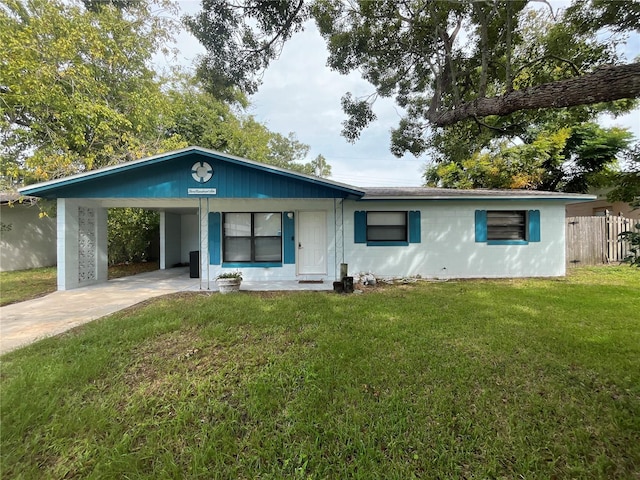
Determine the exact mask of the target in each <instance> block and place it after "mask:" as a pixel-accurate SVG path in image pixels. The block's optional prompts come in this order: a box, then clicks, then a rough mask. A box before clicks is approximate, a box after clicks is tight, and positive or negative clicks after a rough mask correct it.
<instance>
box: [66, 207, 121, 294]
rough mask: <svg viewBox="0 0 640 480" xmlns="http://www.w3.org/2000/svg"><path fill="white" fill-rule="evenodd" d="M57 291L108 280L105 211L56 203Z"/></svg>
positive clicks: (104, 209) (99, 208)
mask: <svg viewBox="0 0 640 480" xmlns="http://www.w3.org/2000/svg"><path fill="white" fill-rule="evenodd" d="M57 222H58V233H57V235H58V238H57V243H58V290H70V289H72V288H78V287H82V286H85V285H91V284H94V283H100V282H106V281H107V278H108V267H109V265H108V263H109V258H108V245H107V243H108V241H107V209H106V208H102V207H100V206H99V205H98V204H95V203H90V202H87V201H84V200H83V201H82V202H80V201H79V200H74V199H69V198H59V199H58V210H57Z"/></svg>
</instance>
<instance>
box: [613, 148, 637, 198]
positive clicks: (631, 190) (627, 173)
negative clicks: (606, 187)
mask: <svg viewBox="0 0 640 480" xmlns="http://www.w3.org/2000/svg"><path fill="white" fill-rule="evenodd" d="M625 153H626V154H625V156H624V158H625V161H626V164H625V166H624V167H623V169H622V171H620V172H617V173H616V174H615V175H614V176H613V178H612V181H611V184H612V185H614V188H613V189H612V190H611V192H609V194H608V195H607V198H608V199H609V201H611V202H629V203H630V204H631V206H632V207H634V208H640V143H636V144H635V145H634V146H633V147H631V148H629V149H628V150H627V151H626V152H625Z"/></svg>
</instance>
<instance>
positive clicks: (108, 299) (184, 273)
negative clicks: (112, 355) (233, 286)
mask: <svg viewBox="0 0 640 480" xmlns="http://www.w3.org/2000/svg"><path fill="white" fill-rule="evenodd" d="M199 289H200V282H199V280H198V279H197V278H196V279H193V278H189V270H188V269H187V268H174V269H170V270H156V271H154V272H148V273H141V274H138V275H133V276H131V277H124V278H117V279H114V280H109V281H108V282H106V283H101V284H98V285H92V286H89V287H83V288H77V289H74V290H66V291H58V292H54V293H51V294H49V295H46V296H44V297H40V298H36V299H34V300H28V301H26V302H20V303H14V304H12V305H7V306H4V307H0V354H2V353H6V352H8V351H10V350H13V349H15V348H18V347H20V346H23V345H26V344H29V343H31V342H34V341H35V340H38V339H40V338H44V337H49V336H52V335H57V334H59V333H62V332H64V331H66V330H69V329H70V328H73V327H76V326H78V325H82V324H83V323H86V322H89V321H91V320H95V319H97V318H100V317H104V316H105V315H109V314H111V313H114V312H117V311H118V310H122V309H123V308H127V307H130V306H132V305H135V304H136V303H140V302H142V301H144V300H147V299H149V298H153V297H158V296H160V295H165V294H168V293H175V292H181V291H190V290H194V291H197V290H199Z"/></svg>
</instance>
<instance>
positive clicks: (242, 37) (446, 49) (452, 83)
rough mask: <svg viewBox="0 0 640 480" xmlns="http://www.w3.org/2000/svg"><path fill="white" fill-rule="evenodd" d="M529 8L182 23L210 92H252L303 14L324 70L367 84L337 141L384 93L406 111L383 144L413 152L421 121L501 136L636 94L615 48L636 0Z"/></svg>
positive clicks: (479, 4) (334, 10)
mask: <svg viewBox="0 0 640 480" xmlns="http://www.w3.org/2000/svg"><path fill="white" fill-rule="evenodd" d="M274 3H275V4H278V5H280V4H288V6H287V7H286V8H285V7H283V6H280V7H278V8H277V7H274V6H273V4H274ZM614 4H615V5H614ZM532 5H538V6H540V5H541V4H540V3H536V2H533V1H529V0H484V1H470V0H463V1H459V2H443V1H437V0H384V1H376V2H372V1H369V0H360V1H350V0H309V1H308V2H307V3H306V4H303V3H302V2H301V1H297V2H265V1H262V0H244V1H240V0H216V1H211V2H205V3H203V9H202V11H201V12H200V13H199V14H198V15H197V16H193V17H190V18H189V19H188V21H187V25H188V26H189V28H190V29H191V31H192V32H193V33H194V35H195V36H196V37H197V38H198V39H199V40H200V41H201V43H202V44H203V45H204V46H205V47H206V48H207V51H208V54H207V56H206V57H204V58H203V61H202V63H201V70H200V73H201V75H202V78H203V79H204V80H205V81H206V82H207V84H208V85H209V87H210V88H211V89H212V91H220V90H221V89H225V88H228V87H229V86H231V85H234V86H237V87H238V88H241V89H243V90H245V91H247V92H249V93H252V92H253V91H255V89H256V88H257V86H258V85H259V82H260V75H261V73H262V71H263V70H264V68H266V66H267V65H268V64H269V62H270V61H271V60H272V59H273V58H274V56H275V55H276V54H277V52H278V49H279V48H281V46H282V44H283V42H285V41H286V40H287V39H288V38H289V37H290V36H291V35H292V33H293V32H295V31H296V30H298V29H300V28H301V26H302V22H303V21H304V20H306V19H307V18H308V17H309V16H311V17H313V18H314V19H315V20H316V23H317V24H318V27H319V29H320V32H321V34H322V35H323V37H324V38H325V40H326V43H327V47H328V50H329V59H328V65H329V67H330V68H332V69H334V70H336V71H338V72H340V73H343V74H347V73H350V72H353V71H359V72H360V73H361V74H362V76H363V78H364V79H366V80H367V81H369V82H370V83H371V84H372V85H373V87H374V88H375V91H374V92H372V94H371V95H368V96H366V97H364V98H358V97H355V96H353V95H351V94H347V95H345V96H344V97H343V101H342V103H343V109H344V110H345V112H346V113H347V115H348V118H347V120H346V121H345V122H344V124H343V126H344V129H343V134H344V136H345V137H346V138H347V139H348V140H351V141H354V140H356V139H357V138H358V136H359V135H360V132H361V130H362V129H363V128H364V127H366V125H367V124H369V123H370V122H371V121H373V120H375V113H374V111H373V108H372V105H373V103H374V102H375V100H376V99H377V98H378V97H392V98H394V99H395V101H396V103H397V104H398V105H399V106H400V107H402V108H403V109H404V110H405V112H406V115H405V116H404V118H402V120H401V121H400V124H399V125H398V128H397V129H395V130H394V131H393V133H392V139H391V140H392V151H393V153H395V154H397V155H402V154H403V153H404V152H411V153H413V154H416V155H419V154H421V153H423V152H424V151H425V150H426V149H427V148H429V147H432V145H430V142H429V141H428V140H429V139H428V136H429V135H430V133H431V131H430V130H429V127H431V129H435V130H436V131H437V130H442V129H444V128H445V127H446V128H447V129H449V128H452V129H454V130H455V129H456V124H458V123H460V122H463V123H464V122H466V123H467V124H473V125H475V126H476V127H478V128H480V129H481V130H483V131H487V132H488V133H486V134H485V133H483V135H490V136H496V135H497V136H501V137H505V136H506V137H508V136H514V135H518V134H520V133H522V131H523V125H526V124H527V123H526V120H531V119H532V118H533V119H535V118H536V116H537V115H538V114H539V113H540V112H544V111H545V110H547V109H558V108H561V107H575V106H583V105H594V104H598V103H601V102H611V101H614V100H619V99H633V98H636V97H638V96H639V95H640V81H639V80H638V78H640V64H638V63H630V64H625V63H624V62H625V61H626V59H624V58H622V57H621V56H620V54H619V53H618V50H617V49H616V47H617V46H618V45H619V44H621V43H622V42H624V40H625V35H626V34H627V33H628V32H630V31H633V30H637V29H638V28H639V27H640V4H639V3H637V2H634V1H631V0H625V1H620V2H608V1H606V0H591V1H583V0H576V1H575V2H574V3H573V4H572V5H571V6H570V7H569V8H568V9H567V10H566V11H565V12H564V13H562V12H553V11H551V10H550V9H547V7H546V6H545V5H542V7H538V8H532ZM219 52H224V53H223V54H220V53H219ZM233 52H236V54H237V55H236V56H233ZM632 106H633V104H632V103H631V102H626V103H624V104H623V105H620V104H618V105H617V106H615V107H614V110H617V111H622V110H624V109H629V108H631V107H632ZM597 108H600V109H602V108H607V107H602V106H600V107H597ZM523 112H525V113H526V115H523ZM585 120H588V119H583V121H585ZM469 128H470V127H469V126H467V129H469ZM449 136H451V134H449ZM472 151H473V150H468V151H467V156H468V155H469V153H470V152H472Z"/></svg>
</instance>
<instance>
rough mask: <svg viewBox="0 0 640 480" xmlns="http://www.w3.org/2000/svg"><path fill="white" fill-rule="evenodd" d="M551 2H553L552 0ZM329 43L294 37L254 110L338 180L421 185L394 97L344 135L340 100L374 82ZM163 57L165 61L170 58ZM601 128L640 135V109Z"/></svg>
mask: <svg viewBox="0 0 640 480" xmlns="http://www.w3.org/2000/svg"><path fill="white" fill-rule="evenodd" d="M178 3H179V5H180V7H181V9H182V11H183V12H190V13H191V12H197V11H198V10H199V5H200V4H199V2H197V1H181V2H178ZM552 3H553V2H552ZM177 48H178V50H179V53H178V61H179V62H180V63H182V64H184V65H187V66H188V65H191V64H192V63H193V60H194V58H195V57H196V55H197V54H198V53H202V52H203V49H202V47H201V46H200V45H199V43H198V42H197V41H196V40H195V39H194V38H193V37H192V36H190V35H189V34H188V33H187V32H182V33H181V34H180V35H179V36H178V38H177ZM625 54H626V56H627V58H628V59H629V60H631V59H633V58H634V57H636V56H638V55H640V35H633V36H632V37H631V38H630V41H629V42H628V43H627V45H626V50H625ZM326 59H327V52H326V48H325V43H324V40H323V39H322V38H321V37H320V34H319V33H318V31H317V29H316V27H315V24H313V23H312V22H309V23H308V24H307V26H306V28H305V31H304V32H300V33H298V34H296V35H295V36H294V37H293V38H292V39H291V40H289V41H288V42H287V43H286V44H285V47H284V49H283V51H282V54H281V55H280V58H279V59H278V60H276V61H274V62H272V64H271V65H270V66H269V68H268V69H267V71H266V72H265V75H264V81H263V84H262V86H261V87H260V89H259V91H258V93H257V94H255V95H254V96H252V97H251V99H250V100H251V107H250V108H249V112H248V113H250V114H252V115H254V116H255V118H256V119H257V120H258V121H260V122H262V123H264V124H266V125H267V127H268V128H269V129H271V130H272V131H276V132H280V133H282V134H284V135H286V134H288V133H289V132H295V133H296V135H297V137H298V140H300V141H301V142H303V143H306V144H308V145H309V146H310V147H311V149H310V152H309V160H311V159H313V158H315V157H316V156H317V155H318V154H322V155H324V156H325V157H326V159H327V161H328V162H329V163H330V164H331V167H332V176H331V178H332V179H333V180H336V181H338V182H344V183H349V184H352V185H357V186H419V185H420V184H421V183H422V178H421V175H422V170H423V168H424V165H425V164H426V163H427V162H428V161H429V159H428V158H427V157H421V158H415V157H413V156H412V155H407V156H405V157H403V158H401V159H399V158H397V157H395V156H393V155H392V154H391V152H390V151H389V144H390V130H391V128H393V127H395V126H396V125H397V123H398V121H399V119H400V116H401V114H400V112H399V110H398V108H397V107H396V106H395V105H394V103H393V101H391V100H388V99H384V100H379V101H378V102H377V103H376V104H375V106H374V111H375V113H376V115H377V117H378V119H377V120H376V121H375V122H374V123H373V124H372V125H370V126H369V127H368V128H367V129H366V130H365V131H364V132H363V133H362V135H361V137H360V139H359V140H358V141H357V142H356V143H355V144H350V143H348V142H347V141H346V140H345V139H344V138H343V137H342V136H341V135H340V130H341V128H342V126H341V123H342V121H343V120H344V118H345V117H344V114H343V112H342V109H341V106H340V99H341V97H342V95H344V94H345V93H346V92H352V93H354V95H356V96H358V95H366V94H368V93H372V92H373V91H374V89H373V87H372V86H371V85H370V84H368V83H367V82H366V81H364V80H362V79H361V78H360V76H359V75H358V74H357V73H351V74H350V75H340V74H338V73H336V72H333V71H331V70H330V69H329V68H328V67H327V66H326ZM167 61H168V60H167V59H159V63H160V64H162V63H163V62H167ZM601 123H602V124H603V125H606V126H612V125H618V126H623V127H629V128H630V129H631V131H632V132H633V133H634V135H635V136H636V138H639V139H640V109H637V110H635V111H634V112H632V113H631V114H629V115H625V116H624V117H620V118H618V119H603V120H602V122H601Z"/></svg>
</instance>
